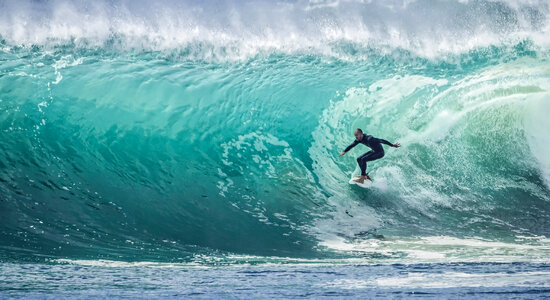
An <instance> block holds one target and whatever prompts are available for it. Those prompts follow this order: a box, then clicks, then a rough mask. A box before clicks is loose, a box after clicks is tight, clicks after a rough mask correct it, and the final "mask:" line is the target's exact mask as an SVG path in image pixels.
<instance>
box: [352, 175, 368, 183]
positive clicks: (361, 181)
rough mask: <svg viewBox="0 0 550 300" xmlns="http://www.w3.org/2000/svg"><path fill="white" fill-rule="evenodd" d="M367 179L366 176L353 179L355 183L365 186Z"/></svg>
mask: <svg viewBox="0 0 550 300" xmlns="http://www.w3.org/2000/svg"><path fill="white" fill-rule="evenodd" d="M365 179H367V177H366V176H359V177H357V178H355V179H353V181H354V182H357V183H361V184H363V183H365Z"/></svg>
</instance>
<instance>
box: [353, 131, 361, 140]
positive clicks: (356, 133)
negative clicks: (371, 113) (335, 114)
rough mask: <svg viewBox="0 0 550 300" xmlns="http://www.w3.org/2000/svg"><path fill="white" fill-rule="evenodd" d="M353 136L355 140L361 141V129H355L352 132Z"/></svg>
mask: <svg viewBox="0 0 550 300" xmlns="http://www.w3.org/2000/svg"><path fill="white" fill-rule="evenodd" d="M353 135H355V139H356V140H358V141H359V140H361V139H363V130H361V128H357V129H355V131H354V132H353Z"/></svg>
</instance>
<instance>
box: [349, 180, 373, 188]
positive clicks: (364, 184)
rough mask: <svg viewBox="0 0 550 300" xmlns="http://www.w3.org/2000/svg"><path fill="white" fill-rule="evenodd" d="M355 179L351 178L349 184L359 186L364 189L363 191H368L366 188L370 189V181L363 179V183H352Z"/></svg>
mask: <svg viewBox="0 0 550 300" xmlns="http://www.w3.org/2000/svg"><path fill="white" fill-rule="evenodd" d="M355 178H356V177H352V178H351V179H350V180H349V184H355V185H357V186H360V187H362V188H364V189H368V188H370V187H371V186H372V181H370V180H367V179H365V181H364V182H363V183H359V182H355V181H353V180H354V179H355Z"/></svg>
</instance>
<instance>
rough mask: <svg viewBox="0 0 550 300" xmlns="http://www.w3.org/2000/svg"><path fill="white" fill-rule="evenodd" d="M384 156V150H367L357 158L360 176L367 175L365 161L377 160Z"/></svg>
mask: <svg viewBox="0 0 550 300" xmlns="http://www.w3.org/2000/svg"><path fill="white" fill-rule="evenodd" d="M382 157H384V152H375V151H372V150H371V151H369V152H367V153H365V154H363V155H361V156H359V157H358V158H357V163H358V164H359V168H361V176H367V161H373V160H377V159H379V158H382Z"/></svg>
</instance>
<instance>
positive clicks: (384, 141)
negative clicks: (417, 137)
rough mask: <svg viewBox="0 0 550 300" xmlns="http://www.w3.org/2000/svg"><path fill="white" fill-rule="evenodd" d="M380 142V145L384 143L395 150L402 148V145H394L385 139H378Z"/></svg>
mask: <svg viewBox="0 0 550 300" xmlns="http://www.w3.org/2000/svg"><path fill="white" fill-rule="evenodd" d="M378 141H380V143H382V144H386V145H388V146H392V147H394V148H399V147H401V145H400V144H399V143H395V144H392V143H390V142H388V141H386V140H385V139H378Z"/></svg>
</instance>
